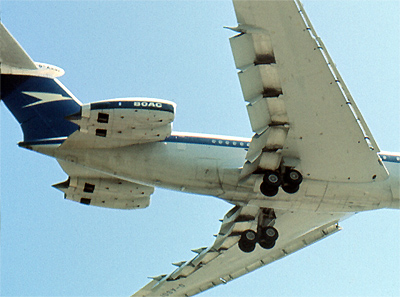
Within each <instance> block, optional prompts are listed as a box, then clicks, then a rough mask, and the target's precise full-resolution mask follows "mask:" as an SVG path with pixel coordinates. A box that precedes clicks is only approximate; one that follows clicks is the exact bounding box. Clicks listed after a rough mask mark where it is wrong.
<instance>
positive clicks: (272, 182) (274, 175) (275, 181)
mask: <svg viewBox="0 0 400 297" xmlns="http://www.w3.org/2000/svg"><path fill="white" fill-rule="evenodd" d="M263 181H264V183H266V184H267V185H269V186H274V187H279V186H280V185H281V183H282V178H281V176H280V174H279V173H278V172H276V171H272V170H267V171H266V172H265V174H264V178H263Z"/></svg>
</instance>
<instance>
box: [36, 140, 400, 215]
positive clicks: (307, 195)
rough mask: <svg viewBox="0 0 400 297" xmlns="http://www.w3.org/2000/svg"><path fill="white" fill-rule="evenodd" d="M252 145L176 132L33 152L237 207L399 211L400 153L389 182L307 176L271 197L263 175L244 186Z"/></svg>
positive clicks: (391, 164) (393, 160) (390, 167)
mask: <svg viewBox="0 0 400 297" xmlns="http://www.w3.org/2000/svg"><path fill="white" fill-rule="evenodd" d="M67 141H68V140H67ZM67 141H66V142H67ZM249 141H250V139H245V138H233V137H232V138H228V137H222V136H215V135H203V136H201V135H199V134H183V133H179V134H178V133H176V134H175V136H174V135H173V136H171V137H170V138H168V139H167V140H166V141H162V142H152V143H146V144H135V145H131V146H125V147H117V148H112V149H110V148H107V149H66V148H64V145H61V146H53V145H52V146H49V145H37V146H33V147H32V149H34V150H36V151H39V152H42V153H44V154H47V155H51V156H53V157H55V158H57V159H59V160H63V161H67V162H71V163H73V164H75V165H80V166H83V167H85V168H87V169H91V170H95V171H98V172H102V173H105V174H107V175H110V176H113V177H117V178H120V179H124V180H128V181H132V182H138V183H141V184H146V185H151V186H155V187H162V188H168V189H171V190H176V191H184V192H189V193H196V194H203V195H211V196H215V197H218V198H221V199H224V200H226V201H228V202H231V203H234V204H247V203H251V204H255V205H258V206H260V207H268V208H276V209H286V210H304V211H321V212H358V211H364V210H370V209H378V208H399V190H398V189H399V163H400V162H399V157H398V156H396V155H392V157H391V161H390V162H385V165H386V166H387V168H388V170H389V172H390V177H389V179H387V180H385V181H381V182H378V181H375V182H370V183H353V182H346V183H336V182H327V181H323V180H311V179H306V178H305V179H304V181H303V183H302V185H301V187H300V190H299V191H298V192H297V193H296V194H287V193H285V192H283V191H280V192H279V194H278V195H276V196H275V197H266V196H264V195H262V194H261V192H260V191H259V185H260V183H261V180H262V174H253V175H252V176H251V177H250V178H248V179H247V180H245V181H243V182H239V174H240V168H241V167H242V166H243V162H244V160H245V155H246V149H247V147H248V143H249ZM396 158H397V159H396ZM382 159H383V161H385V157H383V158H382ZM386 161H388V160H386Z"/></svg>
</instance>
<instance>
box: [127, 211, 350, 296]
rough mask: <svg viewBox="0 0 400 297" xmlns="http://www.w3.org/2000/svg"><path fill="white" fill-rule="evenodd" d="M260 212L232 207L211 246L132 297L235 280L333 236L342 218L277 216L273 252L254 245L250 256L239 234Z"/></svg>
mask: <svg viewBox="0 0 400 297" xmlns="http://www.w3.org/2000/svg"><path fill="white" fill-rule="evenodd" d="M261 211H262V209H259V208H257V207H253V206H246V207H239V206H236V207H234V208H233V209H232V210H231V211H229V212H228V213H227V214H226V215H225V217H224V219H223V222H222V225H221V229H220V231H219V233H218V235H217V238H216V240H215V242H214V244H213V245H212V246H210V247H208V248H205V247H204V248H199V249H195V250H193V252H195V253H196V254H197V255H196V256H195V257H194V258H193V259H191V260H190V261H182V262H177V263H173V264H174V265H175V266H178V268H177V269H176V270H175V271H173V272H172V273H170V274H168V275H160V276H156V277H152V281H150V282H149V283H148V284H147V285H146V286H144V287H143V288H142V289H141V290H139V291H138V292H136V293H135V294H134V295H133V296H192V295H195V294H198V293H201V292H203V291H205V290H207V289H210V288H212V287H215V286H217V285H220V284H226V283H227V282H229V281H231V280H233V279H235V278H238V277H240V276H242V275H244V274H246V273H248V272H251V271H253V270H255V269H257V268H260V267H262V266H264V265H267V264H269V263H271V262H273V261H276V260H279V259H281V258H283V257H285V256H287V255H289V254H291V253H293V252H295V251H298V250H300V249H302V248H304V247H306V246H308V245H310V244H312V243H314V242H316V241H318V240H320V239H322V238H325V237H327V236H329V235H331V234H334V233H335V232H337V231H338V230H340V227H339V226H338V221H339V219H340V218H341V217H342V216H343V214H338V213H336V214H317V213H313V214H307V213H301V212H299V213H292V212H286V213H284V212H282V213H277V217H278V218H277V219H276V220H274V222H273V224H274V226H275V227H276V228H277V229H278V230H279V233H280V235H279V239H278V241H277V244H276V246H275V247H274V248H273V249H269V250H267V249H263V248H262V247H261V246H259V245H257V247H256V249H255V250H254V251H253V252H251V253H244V252H243V251H241V250H240V249H239V247H238V244H237V243H238V242H239V240H240V234H242V232H243V231H245V230H248V229H254V228H256V227H257V224H258V219H259V214H260V212H261Z"/></svg>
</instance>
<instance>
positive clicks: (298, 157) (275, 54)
mask: <svg viewBox="0 0 400 297" xmlns="http://www.w3.org/2000/svg"><path fill="white" fill-rule="evenodd" d="M233 3H234V7H235V12H236V17H237V21H238V24H239V25H238V26H237V27H235V28H230V29H232V30H234V31H236V32H238V34H237V35H236V36H233V37H232V38H230V42H231V48H232V52H233V56H234V59H235V64H236V68H237V69H238V70H239V73H238V75H239V79H240V84H241V87H242V92H243V96H244V99H245V101H246V102H247V111H248V114H249V118H250V122H251V126H252V129H253V131H254V133H255V134H254V136H253V138H252V141H251V144H250V147H249V150H248V153H247V156H246V164H245V165H244V167H243V170H242V173H241V178H242V179H244V178H246V177H247V176H249V175H250V174H251V173H253V172H254V171H256V170H257V169H264V170H265V169H271V170H275V169H277V168H278V167H279V166H280V164H281V161H282V160H283V162H284V164H285V165H288V166H293V167H294V166H296V167H297V168H299V169H300V171H302V174H303V176H304V177H306V178H309V179H317V180H327V181H337V182H343V181H349V182H370V181H373V180H384V179H386V178H387V177H388V174H387V171H386V169H385V167H384V166H383V165H382V162H381V161H380V159H379V157H378V156H377V152H379V148H378V145H377V144H376V142H375V140H374V139H373V137H372V135H371V132H370V131H369V129H368V127H367V124H366V122H365V121H364V119H363V117H362V115H361V113H360V111H359V110H358V108H357V106H356V104H355V102H354V101H353V98H352V97H351V95H350V93H349V91H348V89H347V87H346V85H345V84H344V82H343V80H342V78H341V77H340V75H339V73H338V71H337V69H336V67H335V65H334V63H333V62H332V60H331V58H330V56H329V54H328V52H327V51H326V48H325V46H324V44H323V43H322V41H321V39H320V38H319V37H318V36H317V34H316V32H315V31H314V29H313V27H312V25H311V23H310V22H309V20H308V17H307V16H306V14H305V12H304V11H303V8H302V6H301V4H300V2H299V1H298V0H296V1H239V0H234V1H233Z"/></svg>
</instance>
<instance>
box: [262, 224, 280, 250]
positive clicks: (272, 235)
mask: <svg viewBox="0 0 400 297" xmlns="http://www.w3.org/2000/svg"><path fill="white" fill-rule="evenodd" d="M259 236H260V238H259V240H258V243H259V244H260V246H261V247H262V248H264V249H267V250H269V249H272V248H273V247H274V246H275V242H276V240H277V239H278V237H279V233H278V230H276V229H275V228H274V227H271V226H268V227H265V228H263V229H261V231H260V234H259Z"/></svg>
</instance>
